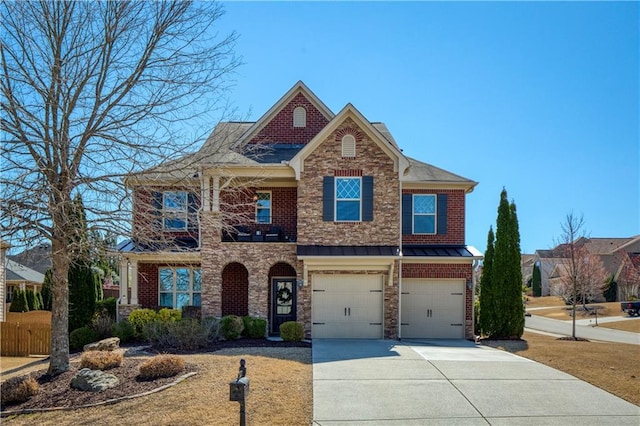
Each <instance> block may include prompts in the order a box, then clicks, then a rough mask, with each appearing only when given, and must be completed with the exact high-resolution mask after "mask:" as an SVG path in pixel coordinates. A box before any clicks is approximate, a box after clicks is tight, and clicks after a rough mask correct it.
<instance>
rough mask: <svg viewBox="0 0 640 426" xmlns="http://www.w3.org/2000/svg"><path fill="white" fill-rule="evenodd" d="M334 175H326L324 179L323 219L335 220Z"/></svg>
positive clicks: (327, 220)
mask: <svg viewBox="0 0 640 426" xmlns="http://www.w3.org/2000/svg"><path fill="white" fill-rule="evenodd" d="M333 179H334V178H333V176H325V177H324V178H323V180H322V220H324V221H326V222H332V221H333V204H334V194H335V186H334V181H333Z"/></svg>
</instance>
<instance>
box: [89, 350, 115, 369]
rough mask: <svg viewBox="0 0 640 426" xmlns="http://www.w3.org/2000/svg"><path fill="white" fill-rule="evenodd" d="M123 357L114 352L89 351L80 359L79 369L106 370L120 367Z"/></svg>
mask: <svg viewBox="0 0 640 426" xmlns="http://www.w3.org/2000/svg"><path fill="white" fill-rule="evenodd" d="M123 359H124V356H123V355H122V352H115V351H89V352H83V353H82V357H81V358H80V368H88V369H91V370H108V369H109V368H115V367H119V366H121V365H122V360H123Z"/></svg>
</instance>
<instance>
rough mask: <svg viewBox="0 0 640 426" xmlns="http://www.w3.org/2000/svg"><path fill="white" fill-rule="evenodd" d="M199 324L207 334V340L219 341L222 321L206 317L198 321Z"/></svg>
mask: <svg viewBox="0 0 640 426" xmlns="http://www.w3.org/2000/svg"><path fill="white" fill-rule="evenodd" d="M200 324H202V327H203V328H204V329H205V330H206V332H207V338H208V340H209V341H211V342H215V341H216V340H220V330H221V328H222V319H221V318H214V317H206V318H203V319H202V320H200Z"/></svg>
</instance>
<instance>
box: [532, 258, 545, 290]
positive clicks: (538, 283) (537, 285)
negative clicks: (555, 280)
mask: <svg viewBox="0 0 640 426" xmlns="http://www.w3.org/2000/svg"><path fill="white" fill-rule="evenodd" d="M531 287H532V291H533V297H540V296H542V276H541V275H540V267H539V266H538V265H537V264H536V265H533V278H532V280H531Z"/></svg>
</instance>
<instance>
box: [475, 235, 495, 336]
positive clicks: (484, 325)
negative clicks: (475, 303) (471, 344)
mask: <svg viewBox="0 0 640 426" xmlns="http://www.w3.org/2000/svg"><path fill="white" fill-rule="evenodd" d="M493 240H494V235H493V227H492V226H491V227H489V234H488V237H487V250H486V251H485V252H484V260H483V262H482V277H481V278H480V309H479V317H480V318H479V328H480V329H479V330H478V331H479V332H480V333H481V334H484V335H489V334H490V333H491V330H492V329H493V328H492V321H493V317H494V316H495V300H494V298H495V289H494V287H493V283H492V281H493V280H492V276H493V252H494V250H493Z"/></svg>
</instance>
